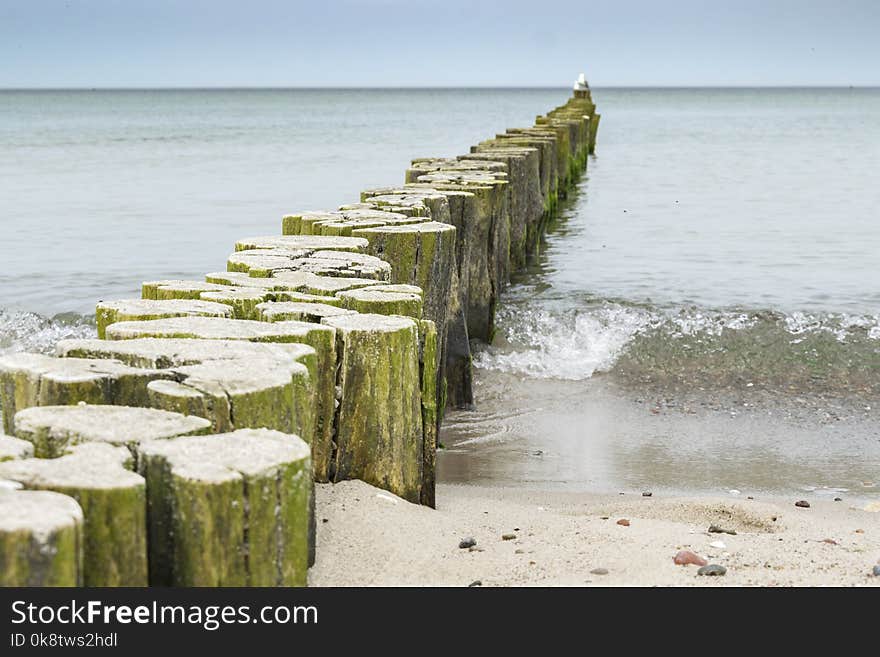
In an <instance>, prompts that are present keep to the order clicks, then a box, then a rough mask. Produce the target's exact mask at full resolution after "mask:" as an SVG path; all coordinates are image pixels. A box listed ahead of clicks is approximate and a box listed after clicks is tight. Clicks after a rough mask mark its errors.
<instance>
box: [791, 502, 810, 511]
mask: <svg viewBox="0 0 880 657" xmlns="http://www.w3.org/2000/svg"><path fill="white" fill-rule="evenodd" d="M794 505H795V506H796V507H800V508H801V509H809V508H810V503H809V502H807V501H806V500H798V501H797V502H795V503H794Z"/></svg>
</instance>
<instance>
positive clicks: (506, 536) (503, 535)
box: [501, 534, 516, 541]
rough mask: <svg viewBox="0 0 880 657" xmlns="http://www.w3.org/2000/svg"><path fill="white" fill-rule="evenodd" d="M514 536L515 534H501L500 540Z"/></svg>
mask: <svg viewBox="0 0 880 657" xmlns="http://www.w3.org/2000/svg"><path fill="white" fill-rule="evenodd" d="M515 538H516V534H501V540H502V541H512V540H513V539H515Z"/></svg>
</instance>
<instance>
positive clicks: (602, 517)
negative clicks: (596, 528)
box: [599, 516, 611, 520]
mask: <svg viewBox="0 0 880 657" xmlns="http://www.w3.org/2000/svg"><path fill="white" fill-rule="evenodd" d="M610 517H611V516H599V519H600V520H608V519H609V518H610Z"/></svg>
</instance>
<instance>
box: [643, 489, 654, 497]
mask: <svg viewBox="0 0 880 657" xmlns="http://www.w3.org/2000/svg"><path fill="white" fill-rule="evenodd" d="M653 494H654V493H652V492H651V491H649V490H646V491H644V492H643V493H642V497H651V496H652V495H653Z"/></svg>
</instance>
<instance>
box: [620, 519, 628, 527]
mask: <svg viewBox="0 0 880 657" xmlns="http://www.w3.org/2000/svg"><path fill="white" fill-rule="evenodd" d="M617 524H618V525H620V526H621V527H629V520H627V519H626V518H621V519H620V520H618V521H617Z"/></svg>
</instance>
